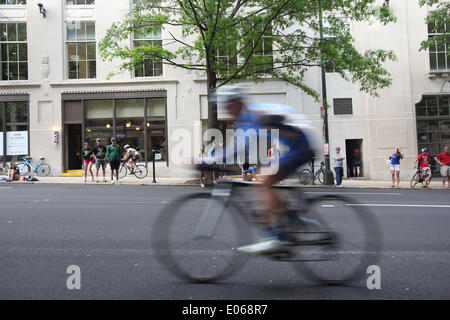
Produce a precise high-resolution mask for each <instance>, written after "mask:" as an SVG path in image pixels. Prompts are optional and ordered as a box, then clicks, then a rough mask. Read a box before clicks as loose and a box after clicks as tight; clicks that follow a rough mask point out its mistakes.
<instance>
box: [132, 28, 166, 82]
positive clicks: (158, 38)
mask: <svg viewBox="0 0 450 320" xmlns="http://www.w3.org/2000/svg"><path fill="white" fill-rule="evenodd" d="M133 45H134V47H140V46H143V47H145V46H154V47H156V46H162V34H161V29H159V30H157V31H154V32H152V33H149V34H145V35H144V34H140V33H138V32H136V33H135V34H134V40H133ZM134 75H135V77H157V76H162V62H161V61H158V62H156V61H153V60H152V59H151V58H148V59H145V60H143V61H142V64H141V65H139V66H136V69H135V72H134Z"/></svg>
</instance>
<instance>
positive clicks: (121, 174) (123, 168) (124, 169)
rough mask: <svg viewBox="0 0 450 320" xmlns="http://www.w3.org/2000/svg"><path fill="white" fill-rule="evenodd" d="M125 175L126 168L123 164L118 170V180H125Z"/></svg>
mask: <svg viewBox="0 0 450 320" xmlns="http://www.w3.org/2000/svg"><path fill="white" fill-rule="evenodd" d="M127 173H128V169H127V166H126V165H125V164H122V165H121V166H120V170H119V178H120V179H123V178H125V177H126V176H127Z"/></svg>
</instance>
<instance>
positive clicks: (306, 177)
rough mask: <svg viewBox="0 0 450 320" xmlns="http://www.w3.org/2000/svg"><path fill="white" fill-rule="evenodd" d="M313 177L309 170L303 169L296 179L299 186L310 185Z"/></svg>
mask: <svg viewBox="0 0 450 320" xmlns="http://www.w3.org/2000/svg"><path fill="white" fill-rule="evenodd" d="M312 178H313V176H312V173H311V170H309V169H303V170H302V171H300V174H299V175H298V179H299V181H300V183H301V184H304V185H307V184H310V183H311V180H312Z"/></svg>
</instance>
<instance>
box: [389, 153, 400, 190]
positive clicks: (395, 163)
mask: <svg viewBox="0 0 450 320" xmlns="http://www.w3.org/2000/svg"><path fill="white" fill-rule="evenodd" d="M400 159H403V154H402V153H401V152H400V148H399V147H397V148H395V149H394V153H393V154H392V156H391V157H390V160H391V175H392V188H394V187H395V177H397V188H400Z"/></svg>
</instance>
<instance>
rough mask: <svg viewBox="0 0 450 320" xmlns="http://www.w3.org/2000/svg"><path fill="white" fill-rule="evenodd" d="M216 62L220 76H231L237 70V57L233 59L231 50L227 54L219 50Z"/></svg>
mask: <svg viewBox="0 0 450 320" xmlns="http://www.w3.org/2000/svg"><path fill="white" fill-rule="evenodd" d="M216 61H217V69H218V70H217V73H218V74H219V75H224V76H229V75H230V74H232V73H233V70H236V68H237V57H236V56H235V57H231V54H230V52H229V50H227V52H224V51H221V50H217V51H216Z"/></svg>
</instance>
